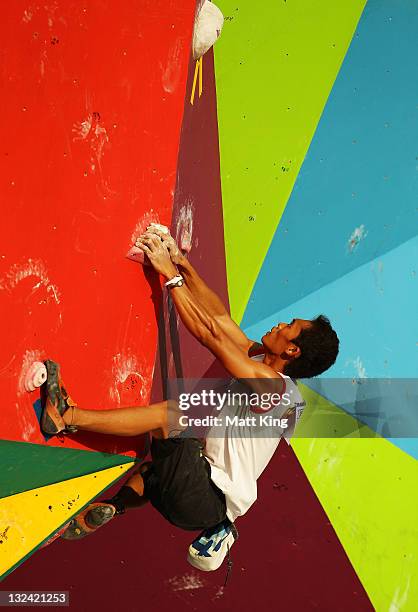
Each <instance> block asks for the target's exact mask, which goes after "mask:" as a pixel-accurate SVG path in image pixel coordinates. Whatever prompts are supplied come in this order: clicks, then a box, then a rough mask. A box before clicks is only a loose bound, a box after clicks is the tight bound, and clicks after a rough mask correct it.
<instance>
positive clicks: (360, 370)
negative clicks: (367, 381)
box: [345, 356, 367, 378]
mask: <svg viewBox="0 0 418 612" xmlns="http://www.w3.org/2000/svg"><path fill="white" fill-rule="evenodd" d="M345 365H346V366H347V365H352V366H353V367H354V369H355V371H356V374H357V377H358V378H367V374H366V368H365V367H364V365H363V363H362V361H361V359H360V357H359V356H357V357H356V358H355V359H348V360H347V361H346V362H345Z"/></svg>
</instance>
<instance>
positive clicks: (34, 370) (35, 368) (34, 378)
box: [24, 361, 47, 393]
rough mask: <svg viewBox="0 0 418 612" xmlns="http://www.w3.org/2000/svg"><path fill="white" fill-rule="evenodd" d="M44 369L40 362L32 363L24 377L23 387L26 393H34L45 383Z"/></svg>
mask: <svg viewBox="0 0 418 612" xmlns="http://www.w3.org/2000/svg"><path fill="white" fill-rule="evenodd" d="M46 377H47V374H46V367H45V365H44V364H43V363H42V362H41V361H34V362H33V364H32V365H31V366H30V368H29V370H28V371H27V373H26V376H25V382H24V386H25V389H26V391H27V392H28V393H30V392H31V391H35V389H36V388H37V387H40V386H41V385H43V384H44V382H45V381H46Z"/></svg>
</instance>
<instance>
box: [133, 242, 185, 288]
mask: <svg viewBox="0 0 418 612" xmlns="http://www.w3.org/2000/svg"><path fill="white" fill-rule="evenodd" d="M135 245H136V246H137V247H138V248H139V249H141V250H142V251H144V253H145V255H146V256H147V257H148V259H149V261H150V263H151V265H152V267H153V268H154V270H155V271H156V272H158V273H159V274H162V275H163V276H166V277H167V278H168V279H170V278H173V276H176V274H177V268H176V266H175V265H174V264H173V262H172V261H171V258H170V253H169V251H168V249H167V247H166V245H165V243H164V242H163V241H162V240H160V238H159V237H158V236H156V235H155V234H153V233H151V232H145V234H142V236H140V237H139V238H137V240H136V242H135Z"/></svg>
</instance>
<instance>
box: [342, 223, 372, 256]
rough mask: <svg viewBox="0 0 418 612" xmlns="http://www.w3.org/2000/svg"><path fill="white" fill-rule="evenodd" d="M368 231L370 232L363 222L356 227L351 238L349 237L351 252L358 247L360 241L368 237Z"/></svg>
mask: <svg viewBox="0 0 418 612" xmlns="http://www.w3.org/2000/svg"><path fill="white" fill-rule="evenodd" d="M367 233H368V232H367V231H366V228H365V227H364V225H363V224H362V225H360V226H359V227H356V228H355V230H354V231H353V233H352V234H351V236H350V238H349V239H348V245H347V246H348V250H349V252H350V253H352V252H353V251H354V250H355V249H356V248H357V246H358V245H359V243H360V242H361V241H362V240H364V239H365V238H366V236H367Z"/></svg>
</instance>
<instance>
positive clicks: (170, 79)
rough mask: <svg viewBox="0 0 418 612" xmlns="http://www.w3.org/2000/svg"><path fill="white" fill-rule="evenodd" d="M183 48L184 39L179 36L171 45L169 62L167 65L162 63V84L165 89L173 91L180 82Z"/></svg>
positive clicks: (168, 91)
mask: <svg viewBox="0 0 418 612" xmlns="http://www.w3.org/2000/svg"><path fill="white" fill-rule="evenodd" d="M182 50H183V40H182V39H181V38H178V39H177V40H176V41H175V43H174V44H173V45H172V46H171V47H170V49H169V52H168V58H167V64H166V66H165V67H163V66H162V64H160V67H161V69H162V84H163V88H164V91H166V92H167V93H172V92H173V91H174V90H175V89H176V88H177V85H178V84H179V80H180V75H181V67H182V63H181V61H180V56H181V53H182Z"/></svg>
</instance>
